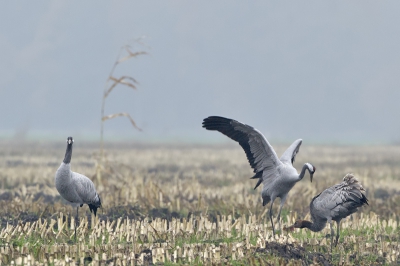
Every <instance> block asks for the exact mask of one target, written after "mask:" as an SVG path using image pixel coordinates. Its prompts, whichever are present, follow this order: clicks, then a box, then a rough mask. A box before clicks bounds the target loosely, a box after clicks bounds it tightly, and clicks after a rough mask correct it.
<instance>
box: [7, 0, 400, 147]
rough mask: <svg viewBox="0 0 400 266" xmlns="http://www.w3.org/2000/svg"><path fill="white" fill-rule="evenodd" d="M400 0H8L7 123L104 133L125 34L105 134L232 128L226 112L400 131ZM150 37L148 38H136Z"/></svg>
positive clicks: (315, 134)
mask: <svg viewBox="0 0 400 266" xmlns="http://www.w3.org/2000/svg"><path fill="white" fill-rule="evenodd" d="M399 10H400V2H398V1H306V2H304V1H205V0H202V1H197V2H195V1H4V2H2V8H1V9H0V47H1V49H0V97H1V98H0V99H1V100H0V103H1V104H0V113H1V114H2V115H1V117H2V118H1V123H0V135H1V136H2V138H6V137H7V136H8V137H10V136H13V135H15V134H22V135H23V134H24V133H27V136H28V137H35V136H36V137H38V136H39V137H43V138H45V137H47V138H52V139H54V138H58V137H60V138H63V139H64V138H65V137H66V136H68V135H74V136H80V137H86V138H93V139H94V140H96V138H98V136H99V127H100V107H101V98H102V93H103V89H104V84H105V80H106V78H107V76H108V73H109V72H110V69H111V67H112V64H113V63H114V61H115V58H116V56H117V54H118V51H119V49H120V47H121V46H123V45H124V44H128V43H130V44H133V49H134V50H146V51H147V52H148V53H149V55H145V56H142V57H140V58H137V59H134V60H131V61H127V62H125V63H123V64H122V65H120V66H119V68H118V69H117V71H116V76H120V75H131V76H133V77H134V78H135V79H137V80H138V81H139V82H140V85H139V87H138V90H137V91H133V90H131V89H129V88H126V87H120V88H117V89H116V90H115V91H114V92H113V93H111V94H110V97H109V99H108V101H107V103H106V113H107V114H111V113H116V112H129V113H130V114H131V115H132V116H133V118H134V119H135V120H136V122H137V124H138V125H139V126H140V127H142V128H143V132H138V131H135V130H133V129H132V127H131V125H130V124H129V122H128V121H127V120H126V119H124V118H119V119H114V120H112V121H108V122H107V123H106V125H105V135H106V136H107V137H108V138H116V137H117V136H124V137H130V138H131V139H137V140H175V141H176V140H178V141H179V140H182V139H183V140H186V141H225V140H226V139H225V138H224V137H223V136H221V135H220V134H217V133H214V132H207V131H205V130H204V129H202V128H201V122H202V119H203V118H205V117H207V116H209V115H222V116H226V117H230V118H235V119H237V120H239V121H241V122H245V123H247V124H250V125H252V126H254V127H256V128H258V129H259V130H261V131H262V132H264V134H265V135H266V136H267V137H268V138H270V139H273V140H276V141H278V140H280V141H291V140H294V139H297V138H303V139H304V141H307V142H309V143H312V142H330V143H331V142H342V143H351V142H356V143H363V142H367V143H371V142H372V143H374V142H391V141H398V140H400V120H399V115H400V104H399V99H400V75H399V70H400V52H399V49H400V16H399ZM140 37H142V42H144V43H145V46H138V45H136V44H134V42H133V41H132V40H134V39H137V38H140Z"/></svg>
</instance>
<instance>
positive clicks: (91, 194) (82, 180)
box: [55, 137, 101, 241]
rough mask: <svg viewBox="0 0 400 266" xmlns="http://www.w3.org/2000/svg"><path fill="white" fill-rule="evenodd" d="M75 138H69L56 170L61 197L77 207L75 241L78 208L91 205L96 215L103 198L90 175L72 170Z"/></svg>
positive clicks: (90, 207) (56, 179) (57, 186)
mask: <svg viewBox="0 0 400 266" xmlns="http://www.w3.org/2000/svg"><path fill="white" fill-rule="evenodd" d="M73 143H74V139H73V138H72V137H68V138H67V150H66V152H65V157H64V160H63V162H62V163H61V165H60V167H59V168H58V169H57V172H56V177H55V181H56V188H57V191H58V193H60V195H61V197H63V198H64V199H65V200H67V201H68V202H70V203H71V204H72V205H73V206H74V207H76V219H75V241H76V225H77V221H78V208H79V207H82V206H83V204H87V205H89V209H90V212H92V211H93V213H94V215H95V216H96V212H97V208H100V207H101V199H100V196H99V194H97V191H96V189H95V187H94V184H93V182H92V180H90V179H89V178H88V177H86V176H84V175H82V174H79V173H75V172H72V171H71V157H72V144H73Z"/></svg>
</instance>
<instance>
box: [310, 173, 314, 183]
mask: <svg viewBox="0 0 400 266" xmlns="http://www.w3.org/2000/svg"><path fill="white" fill-rule="evenodd" d="M313 175H314V174H310V181H311V183H312V179H313Z"/></svg>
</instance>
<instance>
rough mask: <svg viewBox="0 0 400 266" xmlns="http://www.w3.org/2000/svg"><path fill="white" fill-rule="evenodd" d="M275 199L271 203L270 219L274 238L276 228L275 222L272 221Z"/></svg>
mask: <svg viewBox="0 0 400 266" xmlns="http://www.w3.org/2000/svg"><path fill="white" fill-rule="evenodd" d="M274 201H275V199H273V200H272V201H271V206H270V207H269V219H270V220H271V225H272V236H273V237H275V227H274V221H273V220H272V205H274Z"/></svg>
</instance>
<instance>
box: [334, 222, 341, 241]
mask: <svg viewBox="0 0 400 266" xmlns="http://www.w3.org/2000/svg"><path fill="white" fill-rule="evenodd" d="M336 224H337V228H336V241H335V247H336V246H337V244H338V241H339V230H340V229H339V228H340V221H336Z"/></svg>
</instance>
